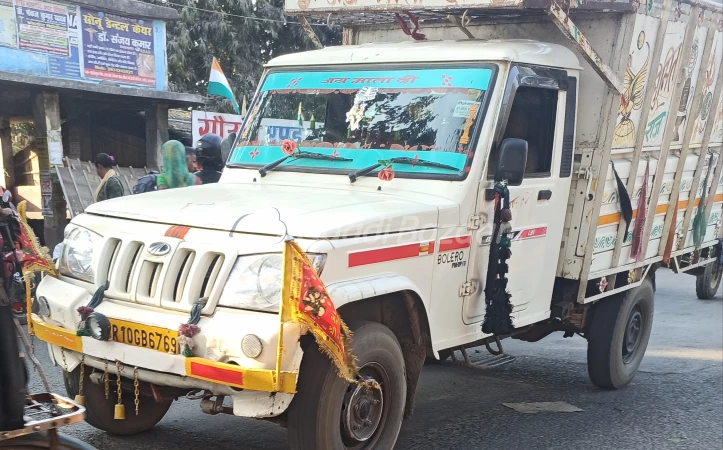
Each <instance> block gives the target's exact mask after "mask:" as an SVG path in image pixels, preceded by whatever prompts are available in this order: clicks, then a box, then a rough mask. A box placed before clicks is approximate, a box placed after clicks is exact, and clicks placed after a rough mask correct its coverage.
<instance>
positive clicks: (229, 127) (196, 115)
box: [191, 111, 243, 147]
mask: <svg viewBox="0 0 723 450" xmlns="http://www.w3.org/2000/svg"><path fill="white" fill-rule="evenodd" d="M191 121H192V132H193V146H194V147H195V146H196V143H197V142H198V140H199V139H200V138H201V136H203V135H204V134H207V133H214V134H217V135H219V136H221V139H223V138H225V137H226V136H228V135H229V134H231V133H238V132H239V130H240V129H241V123H242V122H243V116H238V115H236V114H221V113H217V112H208V111H193V112H192V113H191Z"/></svg>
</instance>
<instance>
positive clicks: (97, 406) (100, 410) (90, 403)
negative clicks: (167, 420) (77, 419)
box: [65, 366, 173, 436]
mask: <svg viewBox="0 0 723 450" xmlns="http://www.w3.org/2000/svg"><path fill="white" fill-rule="evenodd" d="M92 371H93V369H91V368H90V367H88V366H86V367H85V380H84V381H83V396H84V397H85V421H86V422H88V423H89V424H90V425H93V426H94V427H96V428H98V429H100V430H103V431H105V432H106V433H109V434H114V435H118V436H130V435H134V434H138V433H142V432H144V431H148V430H150V429H151V428H153V427H154V426H156V424H157V423H158V422H160V421H161V419H163V416H165V415H166V412H168V408H170V407H171V403H173V400H164V401H163V402H161V403H156V402H155V400H154V399H152V398H150V397H145V396H143V395H140V396H139V397H138V401H139V403H138V415H136V407H135V404H134V401H133V396H132V395H129V394H128V393H125V392H124V393H123V397H122V402H123V405H125V415H126V418H125V419H123V420H117V419H114V418H113V413H114V410H115V405H116V403H118V394H117V391H116V383H115V381H116V380H115V376H113V375H111V376H110V380H111V381H110V392H109V395H108V398H105V388H104V386H102V385H98V384H95V383H93V382H92V381H90V373H91V372H92ZM79 382H80V367H78V368H76V369H75V370H74V371H72V372H70V373H68V376H67V377H65V390H66V391H67V392H68V396H69V397H70V398H71V399H72V398H75V396H76V395H77V394H78V389H79V387H78V386H79Z"/></svg>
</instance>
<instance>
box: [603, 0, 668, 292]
mask: <svg viewBox="0 0 723 450" xmlns="http://www.w3.org/2000/svg"><path fill="white" fill-rule="evenodd" d="M671 5H672V1H671V0H667V1H666V2H665V4H664V5H663V9H662V12H661V15H660V26H659V27H658V34H657V35H656V36H655V45H654V47H653V55H652V57H651V59H650V60H651V61H660V58H661V56H662V54H663V41H665V33H666V32H667V30H668V23H669V19H670V8H671ZM651 66H652V67H650V71H649V73H648V81H647V82H646V89H645V98H644V99H643V105H650V103H651V101H652V99H653V93H654V92H655V89H654V88H653V86H651V84H652V83H655V79H656V78H657V76H658V69H659V68H660V64H652V65H651ZM649 115H650V108H649V107H643V108H641V111H640V121H639V122H638V123H639V124H641V125H642V124H646V123H648V116H649ZM641 125H638V128H637V130H636V133H635V147H634V148H633V159H632V160H631V161H630V172H629V175H628V181H627V183H626V186H625V188H626V190H627V191H628V195H629V196H630V198H631V199H632V198H633V194H634V193H635V180H636V178H637V174H638V166H640V158H641V155H642V153H643V143H644V142H645V126H641ZM598 226H599V225H598ZM626 237H627V236H625V225H624V224H623V221H622V220H621V221H620V224H619V225H618V235H617V240H616V241H615V248H614V249H613V256H612V267H618V266H619V265H620V254H621V253H622V249H623V245H624V244H625V238H626ZM613 281H614V280H609V283H610V282H613ZM613 284H614V283H613Z"/></svg>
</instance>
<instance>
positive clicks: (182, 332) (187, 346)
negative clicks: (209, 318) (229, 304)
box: [178, 297, 208, 358]
mask: <svg viewBox="0 0 723 450" xmlns="http://www.w3.org/2000/svg"><path fill="white" fill-rule="evenodd" d="M207 302H208V298H206V297H204V298H200V299H198V300H196V301H195V302H194V303H193V307H192V308H191V314H190V317H189V318H188V322H186V323H182V324H181V325H180V326H179V327H178V344H179V346H180V347H181V354H182V355H183V356H185V357H187V358H188V357H191V356H194V354H193V347H194V345H195V344H194V342H193V337H194V336H195V335H197V334H198V333H200V332H201V328H200V327H199V326H198V325H197V324H198V322H199V321H200V320H201V310H202V309H203V307H204V306H206V303H207Z"/></svg>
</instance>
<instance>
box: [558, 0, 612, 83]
mask: <svg viewBox="0 0 723 450" xmlns="http://www.w3.org/2000/svg"><path fill="white" fill-rule="evenodd" d="M545 12H546V13H547V15H548V16H550V18H552V21H553V22H554V23H555V25H557V28H559V29H560V31H562V33H563V34H564V35H565V36H567V38H568V39H569V40H570V41H572V43H573V44H575V48H576V49H577V51H578V52H579V53H580V54H581V55H582V57H583V58H585V60H586V61H587V62H588V63H590V65H591V66H592V68H593V70H594V71H595V72H597V74H598V75H600V78H602V79H603V81H604V82H605V84H607V85H608V88H610V89H612V90H613V91H615V92H617V94H618V95H620V94H622V92H623V91H624V88H623V83H622V82H620V79H619V78H618V76H617V75H616V74H615V72H613V70H612V69H611V68H610V66H608V65H607V64H606V63H605V61H603V60H602V58H600V55H598V54H597V52H596V51H595V49H594V48H592V45H591V44H590V42H589V41H588V40H587V38H586V37H585V35H583V34H582V31H580V30H579V29H578V28H577V26H576V25H575V24H574V23H573V22H572V20H570V17H569V16H568V15H567V13H566V12H565V11H563V9H562V8H561V7H560V5H558V4H557V1H555V0H553V1H551V2H550V7H549V8H548V9H546V10H545Z"/></svg>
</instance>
